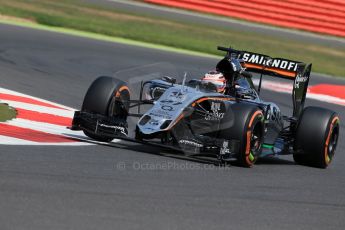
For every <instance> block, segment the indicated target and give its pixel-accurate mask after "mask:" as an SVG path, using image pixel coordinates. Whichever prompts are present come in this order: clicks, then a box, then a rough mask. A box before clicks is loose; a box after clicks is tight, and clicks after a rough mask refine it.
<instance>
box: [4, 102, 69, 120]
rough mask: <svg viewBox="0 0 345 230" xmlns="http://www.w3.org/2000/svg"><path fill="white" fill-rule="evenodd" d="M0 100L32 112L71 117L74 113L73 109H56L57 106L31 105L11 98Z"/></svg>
mask: <svg viewBox="0 0 345 230" xmlns="http://www.w3.org/2000/svg"><path fill="white" fill-rule="evenodd" d="M0 101H1V102H2V103H7V104H9V105H10V106H11V107H14V108H18V109H26V110H31V111H34V112H39V113H47V114H51V115H56V116H61V117H67V118H72V117H73V115H74V110H65V109H57V108H51V107H47V106H41V105H33V104H29V103H24V102H18V101H11V100H0Z"/></svg>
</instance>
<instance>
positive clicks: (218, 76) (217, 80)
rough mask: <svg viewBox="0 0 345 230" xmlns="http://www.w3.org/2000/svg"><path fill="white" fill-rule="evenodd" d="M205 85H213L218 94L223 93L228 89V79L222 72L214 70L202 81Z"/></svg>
mask: <svg viewBox="0 0 345 230" xmlns="http://www.w3.org/2000/svg"><path fill="white" fill-rule="evenodd" d="M201 81H202V82H204V83H212V84H213V85H215V86H216V87H217V92H218V93H223V92H224V91H225V87H226V79H225V77H224V75H223V74H222V73H221V72H218V71H216V70H212V71H210V72H208V73H206V74H205V76H204V77H203V78H202V79H201Z"/></svg>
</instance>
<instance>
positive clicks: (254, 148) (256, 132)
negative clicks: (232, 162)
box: [250, 124, 262, 158]
mask: <svg viewBox="0 0 345 230" xmlns="http://www.w3.org/2000/svg"><path fill="white" fill-rule="evenodd" d="M261 144H262V132H261V127H260V125H259V124H257V125H255V127H254V129H253V131H252V135H251V138H250V154H252V155H253V157H254V158H256V157H258V154H259V152H260V149H261Z"/></svg>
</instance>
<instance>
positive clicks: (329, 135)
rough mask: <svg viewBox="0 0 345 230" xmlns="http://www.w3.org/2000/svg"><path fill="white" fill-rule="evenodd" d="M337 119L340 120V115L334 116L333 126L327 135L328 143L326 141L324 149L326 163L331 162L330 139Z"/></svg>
mask: <svg viewBox="0 0 345 230" xmlns="http://www.w3.org/2000/svg"><path fill="white" fill-rule="evenodd" d="M337 121H339V117H338V116H336V117H334V118H333V120H332V122H331V127H330V128H329V132H328V135H327V139H326V143H325V151H324V155H325V163H326V165H328V164H329V162H331V159H330V158H329V156H328V145H329V140H330V139H331V134H332V131H333V126H334V124H335V123H336V122H337Z"/></svg>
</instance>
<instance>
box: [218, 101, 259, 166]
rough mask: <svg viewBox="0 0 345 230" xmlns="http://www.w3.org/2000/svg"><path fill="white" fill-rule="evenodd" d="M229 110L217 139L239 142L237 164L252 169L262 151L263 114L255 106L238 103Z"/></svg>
mask: <svg viewBox="0 0 345 230" xmlns="http://www.w3.org/2000/svg"><path fill="white" fill-rule="evenodd" d="M230 109H231V110H229V111H228V112H227V113H226V114H225V116H224V118H223V121H222V130H221V131H220V134H219V137H220V138H223V139H226V140H232V139H234V140H239V142H240V143H239V152H238V158H237V159H238V162H239V164H240V165H241V166H244V167H252V166H253V165H254V163H255V162H256V160H257V159H258V157H259V156H260V154H261V150H262V143H263V140H264V123H263V118H264V116H263V113H262V111H261V110H260V109H259V108H258V107H257V106H254V105H250V104H239V103H238V104H234V105H232V106H231V108H230ZM231 111H232V112H231Z"/></svg>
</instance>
